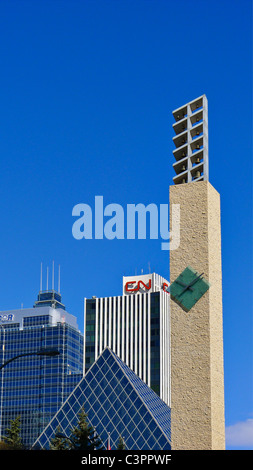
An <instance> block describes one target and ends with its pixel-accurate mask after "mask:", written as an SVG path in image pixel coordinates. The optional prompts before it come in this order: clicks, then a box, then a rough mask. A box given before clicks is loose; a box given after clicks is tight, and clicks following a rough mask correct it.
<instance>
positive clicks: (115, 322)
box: [84, 273, 170, 405]
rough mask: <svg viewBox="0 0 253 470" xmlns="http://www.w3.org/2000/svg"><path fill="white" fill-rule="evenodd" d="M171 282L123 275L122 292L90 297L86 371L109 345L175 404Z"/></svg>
mask: <svg viewBox="0 0 253 470" xmlns="http://www.w3.org/2000/svg"><path fill="white" fill-rule="evenodd" d="M168 287H169V283H168V281H166V280H165V279H164V278H162V277H161V276H159V275H158V274H156V273H152V274H146V275H141V276H132V277H123V295H121V296H114V297H103V298H95V297H93V298H92V299H85V315H84V325H85V337H84V372H87V370H88V369H89V367H90V366H91V365H92V364H93V362H94V361H96V359H97V358H98V356H99V355H100V354H101V353H102V351H103V350H104V349H105V348H106V347H107V346H108V347H109V348H110V349H112V350H113V351H114V352H115V353H116V354H117V356H118V357H120V359H121V360H122V361H124V362H125V363H126V365H127V366H128V367H130V368H131V369H132V370H133V371H134V372H135V373H136V374H137V375H138V376H139V377H140V378H141V379H142V380H143V381H144V382H145V383H146V384H147V385H148V386H149V387H150V388H152V389H153V390H154V391H155V392H156V393H157V394H158V395H159V396H160V397H161V398H162V400H164V401H165V402H166V403H167V404H168V405H170V303H169V300H170V295H169V293H168V290H167V289H168Z"/></svg>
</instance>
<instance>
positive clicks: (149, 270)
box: [148, 261, 151, 274]
mask: <svg viewBox="0 0 253 470" xmlns="http://www.w3.org/2000/svg"><path fill="white" fill-rule="evenodd" d="M148 272H149V274H150V273H151V269H150V261H149V262H148Z"/></svg>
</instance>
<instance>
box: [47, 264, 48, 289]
mask: <svg viewBox="0 0 253 470" xmlns="http://www.w3.org/2000/svg"><path fill="white" fill-rule="evenodd" d="M47 291H48V267H47Z"/></svg>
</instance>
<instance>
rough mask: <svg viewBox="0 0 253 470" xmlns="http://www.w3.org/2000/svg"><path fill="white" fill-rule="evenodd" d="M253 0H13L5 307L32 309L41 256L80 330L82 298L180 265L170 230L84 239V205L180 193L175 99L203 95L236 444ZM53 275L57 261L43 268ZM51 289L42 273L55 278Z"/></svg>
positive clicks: (246, 289)
mask: <svg viewBox="0 0 253 470" xmlns="http://www.w3.org/2000/svg"><path fill="white" fill-rule="evenodd" d="M251 5H252V2H251V1H249V0H243V1H239V0H219V1H218V0H212V1H211V0H210V1H209V0H206V1H200V0H191V1H189V0H177V1H172V0H167V1H164V0H158V1H155V0H145V1H143V0H138V1H136V0H135V1H131V0H118V1H117V0H104V1H102V0H93V1H91V0H89V1H85V0H82V1H78V0H71V1H64V0H62V1H61V0H50V1H47V0H43V1H42V0H41V1H40V0H36V1H34V0H32V1H25V0H17V1H14V0H8V1H7V0H1V2H0V48H1V51H0V70H1V73H0V97H1V114H0V158H1V172H0V201H1V202H0V216H1V231H0V247H1V248H0V252H1V269H0V285H1V296H0V310H6V309H12V308H13V309H14V308H20V306H21V304H23V306H24V307H30V306H31V305H33V302H34V300H35V298H36V295H37V292H38V290H39V286H40V263H41V261H42V262H43V266H44V268H45V269H46V266H50V267H51V263H52V260H54V261H55V265H56V266H57V265H58V264H60V265H61V292H62V296H63V301H64V303H65V304H66V307H67V309H68V311H69V312H71V313H73V314H74V315H76V316H77V318H78V323H79V327H80V329H81V330H82V331H83V297H90V296H92V295H97V296H107V295H120V294H121V290H122V275H124V274H125V275H128V274H129V275H131V274H135V272H137V273H140V272H141V270H142V269H143V271H144V272H148V268H149V263H150V267H151V271H155V272H157V273H159V274H161V275H162V276H164V277H165V278H168V277H169V252H168V251H167V252H166V251H161V240H113V241H112V240H106V239H104V240H80V241H77V240H75V239H74V238H73V237H72V224H73V217H72V208H73V206H74V205H75V204H77V203H87V204H90V206H91V207H94V198H95V196H96V195H103V197H104V203H105V205H107V204H109V203H118V204H121V205H122V206H123V207H126V205H127V204H129V203H135V204H137V203H143V204H148V203H155V204H157V205H159V204H160V203H168V202H169V201H168V195H169V186H170V185H171V184H172V178H173V176H174V174H173V169H172V164H173V155H172V150H173V148H174V147H173V142H172V137H173V130H172V123H173V118H172V111H173V110H174V109H175V108H177V107H179V106H181V105H183V104H185V103H186V102H187V101H190V100H193V99H195V98H196V97H198V96H200V95H202V94H203V93H205V94H206V95H207V98H208V109H209V162H210V163H209V168H210V182H211V183H212V185H213V186H214V187H215V188H216V189H217V190H218V191H219V193H220V194H221V211H222V212H221V214H222V215H221V217H222V219H221V221H222V266H223V305H224V357H225V407H226V426H227V448H228V449H238V448H242V449H249V448H250V449H253V437H252V436H253V402H252V396H253V387H252V377H253V375H252V354H253V353H252V351H253V349H252V287H253V284H252V31H251V28H252V26H251V25H252V11H251V10H252V9H251ZM44 279H45V273H44ZM44 287H45V285H44Z"/></svg>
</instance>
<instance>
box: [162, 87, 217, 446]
mask: <svg viewBox="0 0 253 470" xmlns="http://www.w3.org/2000/svg"><path fill="white" fill-rule="evenodd" d="M173 116H174V118H175V123H174V124H173V129H174V131H175V134H176V136H175V137H174V138H173V141H174V144H175V147H176V148H175V150H174V151H173V154H174V157H175V160H176V162H175V163H174V165H173V167H174V170H175V173H176V176H175V177H174V178H173V181H174V185H173V186H171V187H170V214H171V213H172V205H173V204H180V245H179V247H178V248H177V249H176V250H172V251H170V282H171V287H170V292H171V301H170V302H171V410H172V425H171V426H172V429H171V434H172V449H173V450H214V449H225V425H224V421H225V420H224V373H223V321H222V273H221V228H220V196H219V194H218V192H217V191H216V190H215V189H214V188H213V186H212V185H211V184H210V183H209V181H208V112H207V98H206V96H205V95H203V96H200V97H199V98H197V99H195V100H194V101H191V102H189V103H187V104H186V105H184V106H182V107H180V108H178V109H176V110H175V111H174V112H173Z"/></svg>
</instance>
